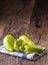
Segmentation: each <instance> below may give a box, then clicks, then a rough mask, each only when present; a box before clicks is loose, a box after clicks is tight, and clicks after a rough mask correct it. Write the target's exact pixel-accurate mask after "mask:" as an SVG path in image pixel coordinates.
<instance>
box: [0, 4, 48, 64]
mask: <svg viewBox="0 0 48 65" xmlns="http://www.w3.org/2000/svg"><path fill="white" fill-rule="evenodd" d="M31 5H32V3H30V5H29V6H28V7H26V8H24V9H23V10H22V11H21V12H20V13H19V14H18V15H16V14H14V13H13V11H12V10H11V11H12V13H13V14H14V15H12V13H11V14H10V10H8V11H7V12H6V13H5V14H3V15H2V16H1V17H0V46H1V45H3V42H2V41H3V38H4V36H5V35H6V34H9V33H11V34H12V35H13V36H14V37H15V38H16V39H17V38H18V37H19V36H20V35H21V34H25V35H27V36H28V37H29V38H30V39H31V40H32V41H33V42H34V43H36V44H38V45H41V46H43V47H46V48H48V17H47V15H46V14H45V15H44V16H41V18H40V21H41V23H42V26H41V27H40V28H36V27H35V22H34V21H33V22H32V23H31V25H30V16H31V13H32V6H31ZM8 14H10V15H8ZM0 65H48V54H47V55H45V56H43V57H41V58H39V59H38V60H36V61H30V60H27V59H22V58H18V57H12V56H8V55H5V54H0Z"/></svg>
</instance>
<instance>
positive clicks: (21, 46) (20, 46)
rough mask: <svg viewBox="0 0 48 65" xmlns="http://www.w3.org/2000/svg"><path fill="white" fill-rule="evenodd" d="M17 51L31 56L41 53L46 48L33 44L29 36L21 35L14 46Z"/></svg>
mask: <svg viewBox="0 0 48 65" xmlns="http://www.w3.org/2000/svg"><path fill="white" fill-rule="evenodd" d="M14 49H15V51H20V52H23V53H25V54H30V53H33V52H37V53H41V52H43V51H44V50H45V48H43V47H41V46H38V45H36V44H35V43H33V42H32V41H31V40H30V39H29V38H28V37H27V36H25V35H21V36H20V37H19V38H18V39H17V40H16V43H15V44H14Z"/></svg>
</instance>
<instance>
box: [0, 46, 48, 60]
mask: <svg viewBox="0 0 48 65" xmlns="http://www.w3.org/2000/svg"><path fill="white" fill-rule="evenodd" d="M0 53H3V54H8V55H12V56H17V57H21V58H24V59H29V60H36V59H38V58H39V57H41V56H43V55H45V54H46V53H47V51H44V52H43V53H41V54H38V53H31V54H23V53H21V52H9V51H7V50H5V48H4V46H0Z"/></svg>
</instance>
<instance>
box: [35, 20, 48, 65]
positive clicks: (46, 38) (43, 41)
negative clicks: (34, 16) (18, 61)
mask: <svg viewBox="0 0 48 65" xmlns="http://www.w3.org/2000/svg"><path fill="white" fill-rule="evenodd" d="M45 22H46V24H45V28H44V31H43V33H42V35H41V38H40V40H39V45H41V46H43V47H46V49H47V48H48V20H44V23H45ZM34 65H48V54H47V55H45V56H43V57H42V58H40V59H38V60H37V61H36V62H35V64H34Z"/></svg>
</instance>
